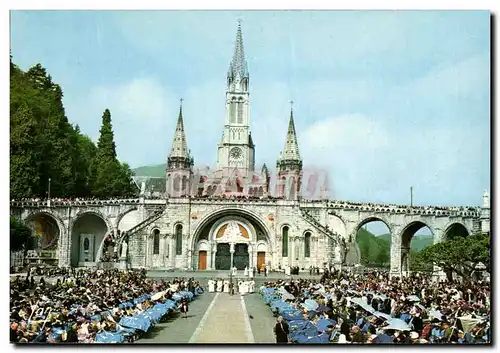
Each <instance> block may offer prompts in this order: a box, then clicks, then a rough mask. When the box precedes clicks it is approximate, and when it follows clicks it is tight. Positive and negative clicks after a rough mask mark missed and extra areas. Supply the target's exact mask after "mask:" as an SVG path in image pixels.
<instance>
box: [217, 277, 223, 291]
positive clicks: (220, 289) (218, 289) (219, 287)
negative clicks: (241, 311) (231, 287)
mask: <svg viewBox="0 0 500 353" xmlns="http://www.w3.org/2000/svg"><path fill="white" fill-rule="evenodd" d="M217 292H222V280H221V279H219V280H218V281H217Z"/></svg>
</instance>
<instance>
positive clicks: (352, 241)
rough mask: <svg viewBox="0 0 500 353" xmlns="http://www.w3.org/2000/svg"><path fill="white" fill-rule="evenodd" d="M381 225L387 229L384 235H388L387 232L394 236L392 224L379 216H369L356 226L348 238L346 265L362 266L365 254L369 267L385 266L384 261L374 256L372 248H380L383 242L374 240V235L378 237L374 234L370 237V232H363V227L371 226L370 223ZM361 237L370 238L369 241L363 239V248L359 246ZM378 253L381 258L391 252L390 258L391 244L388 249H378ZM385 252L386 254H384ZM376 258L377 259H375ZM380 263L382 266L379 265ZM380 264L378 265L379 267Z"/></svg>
mask: <svg viewBox="0 0 500 353" xmlns="http://www.w3.org/2000/svg"><path fill="white" fill-rule="evenodd" d="M375 222H376V223H381V226H382V228H384V229H385V231H383V232H382V233H383V234H386V233H385V232H387V234H392V229H391V226H390V223H389V222H388V221H387V220H386V219H385V218H384V217H380V216H379V215H377V216H368V217H366V218H363V219H362V220H361V221H360V222H359V223H357V224H356V226H355V227H354V229H353V231H352V232H351V233H350V234H349V236H348V239H347V241H348V242H347V245H348V246H349V247H348V248H347V249H345V251H346V253H345V259H344V262H345V264H346V265H348V266H353V265H359V264H361V262H362V261H361V260H362V254H364V255H363V256H364V261H365V260H366V261H367V264H365V265H367V266H384V264H383V263H382V262H383V261H381V260H379V256H376V255H375V254H373V251H371V250H372V247H371V246H373V247H375V246H378V247H380V246H379V242H381V240H380V239H373V238H371V237H372V235H376V234H372V235H370V233H369V232H368V233H367V232H365V230H367V229H365V230H363V227H365V226H366V225H368V224H370V223H372V224H373V223H375ZM382 233H378V234H382ZM361 236H364V237H366V236H369V239H363V242H362V245H363V246H362V247H360V245H359V243H358V242H359V241H360V239H361V238H359V237H361ZM368 245H371V246H368ZM377 251H378V252H379V255H380V257H382V255H385V256H387V251H388V252H389V255H388V256H389V257H390V243H389V248H387V249H385V248H384V249H378V248H377ZM384 251H385V252H384ZM367 253H368V254H369V258H368V259H367V258H366V255H367ZM373 257H375V258H373ZM379 263H380V264H379ZM377 264H378V265H377Z"/></svg>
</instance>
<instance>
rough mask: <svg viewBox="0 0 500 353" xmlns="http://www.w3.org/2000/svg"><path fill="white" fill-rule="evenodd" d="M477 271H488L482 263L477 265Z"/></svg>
mask: <svg viewBox="0 0 500 353" xmlns="http://www.w3.org/2000/svg"><path fill="white" fill-rule="evenodd" d="M475 269H476V270H484V269H486V266H485V265H484V264H483V263H482V262H480V263H478V264H477V265H476V267H475Z"/></svg>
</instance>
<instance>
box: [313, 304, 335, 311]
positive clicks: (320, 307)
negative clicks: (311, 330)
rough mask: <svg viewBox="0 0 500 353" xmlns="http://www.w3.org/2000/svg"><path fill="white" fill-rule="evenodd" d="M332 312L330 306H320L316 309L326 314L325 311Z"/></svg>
mask: <svg viewBox="0 0 500 353" xmlns="http://www.w3.org/2000/svg"><path fill="white" fill-rule="evenodd" d="M329 310H331V308H330V307H329V306H325V305H320V306H318V307H317V308H316V311H318V312H325V311H329Z"/></svg>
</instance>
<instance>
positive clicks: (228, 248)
mask: <svg viewBox="0 0 500 353" xmlns="http://www.w3.org/2000/svg"><path fill="white" fill-rule="evenodd" d="M194 246H195V249H194V251H193V260H192V261H193V268H195V269H198V270H229V269H230V268H231V267H236V268H237V269H238V270H242V269H244V268H245V267H248V268H251V267H260V268H262V266H265V265H266V264H267V263H269V262H271V253H270V251H269V250H270V246H269V243H268V240H267V237H266V235H265V233H264V230H263V229H262V228H261V227H260V226H259V225H258V224H257V223H256V222H253V221H252V220H249V219H247V218H246V217H240V216H226V217H222V218H218V219H215V220H212V221H211V222H209V223H208V224H206V225H205V226H204V227H203V229H202V230H201V232H200V234H199V235H198V237H197V239H196V241H195V245H194Z"/></svg>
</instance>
